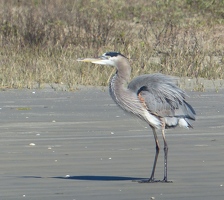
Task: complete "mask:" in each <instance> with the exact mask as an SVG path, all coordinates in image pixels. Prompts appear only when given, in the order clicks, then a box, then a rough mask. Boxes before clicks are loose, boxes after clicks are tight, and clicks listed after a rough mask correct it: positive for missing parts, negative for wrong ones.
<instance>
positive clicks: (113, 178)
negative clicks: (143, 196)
mask: <svg viewBox="0 0 224 200" xmlns="http://www.w3.org/2000/svg"><path fill="white" fill-rule="evenodd" d="M23 178H55V179H64V180H83V181H136V180H142V179H144V178H137V177H126V176H96V175H83V176H70V175H66V176H55V177H41V176H23Z"/></svg>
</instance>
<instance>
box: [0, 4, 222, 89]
mask: <svg viewBox="0 0 224 200" xmlns="http://www.w3.org/2000/svg"><path fill="white" fill-rule="evenodd" d="M0 51H1V54H0V66H1V67H0V84H1V86H0V87H1V88H24V87H27V88H32V87H34V86H36V85H38V86H39V87H41V86H42V85H43V84H44V83H50V84H51V83H58V84H62V83H63V84H65V85H66V86H67V87H68V88H69V89H71V88H74V86H76V85H80V84H81V85H107V84H108V79H109V76H110V75H111V74H112V73H113V72H114V69H112V68H110V67H102V66H97V65H91V64H89V65H86V64H85V66H84V65H83V64H80V63H77V62H76V59H77V58H80V57H90V56H98V55H100V54H102V53H104V52H106V51H120V52H122V53H123V54H125V55H126V56H127V57H129V58H130V61H131V64H132V67H133V76H136V75H138V74H143V73H152V72H162V73H165V74H170V75H175V76H182V77H185V76H187V77H192V78H193V77H194V78H195V77H196V78H198V77H202V78H207V79H219V78H220V79H223V77H224V58H223V56H224V3H223V1H222V0H185V1H183V0H174V1H169V0H166V1H163V0H151V1H148V0H138V1H137V0H124V1H119V0H102V1H97V0H91V1H90V0H45V1H41V0H30V1H27V0H17V1H16V0H0Z"/></svg>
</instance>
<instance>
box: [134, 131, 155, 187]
mask: <svg viewBox="0 0 224 200" xmlns="http://www.w3.org/2000/svg"><path fill="white" fill-rule="evenodd" d="M152 130H153V135H154V139H155V143H156V153H155V158H154V163H153V168H152V173H151V176H150V178H149V179H147V180H140V181H138V182H139V183H152V182H159V181H156V180H155V178H154V174H155V169H156V163H157V159H158V156H159V140H158V137H157V134H156V130H155V128H152Z"/></svg>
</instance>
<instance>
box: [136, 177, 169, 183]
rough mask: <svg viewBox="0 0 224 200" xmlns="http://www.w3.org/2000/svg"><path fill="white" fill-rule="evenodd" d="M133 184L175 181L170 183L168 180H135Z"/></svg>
mask: <svg viewBox="0 0 224 200" xmlns="http://www.w3.org/2000/svg"><path fill="white" fill-rule="evenodd" d="M133 182H138V183H172V182H173V181H168V180H165V179H163V180H156V179H154V178H150V179H142V180H134V181H133Z"/></svg>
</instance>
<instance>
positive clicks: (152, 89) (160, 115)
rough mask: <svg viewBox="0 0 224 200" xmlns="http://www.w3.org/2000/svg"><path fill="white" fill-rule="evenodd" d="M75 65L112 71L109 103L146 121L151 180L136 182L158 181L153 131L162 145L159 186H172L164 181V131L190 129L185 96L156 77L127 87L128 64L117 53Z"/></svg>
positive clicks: (172, 81)
mask: <svg viewBox="0 0 224 200" xmlns="http://www.w3.org/2000/svg"><path fill="white" fill-rule="evenodd" d="M78 61H82V62H91V63H94V64H101V65H111V66H113V67H116V74H115V75H114V76H113V77H112V78H111V80H110V85H109V91H110V95H111V97H112V99H113V100H114V101H115V102H116V104H117V105H118V106H120V107H121V108H122V109H123V110H125V111H127V112H129V113H132V114H134V115H136V116H138V117H139V118H141V119H142V120H144V121H146V122H147V123H148V124H149V126H150V127H151V128H152V131H153V135H154V139H155V143H156V154H155V158H154V164H153V169H152V173H151V177H150V178H149V179H147V180H141V181H139V182H141V183H144V182H159V181H160V180H155V178H154V173H155V168H156V163H157V158H158V155H159V149H160V147H159V141H158V138H157V134H156V129H160V130H162V137H163V141H164V178H163V180H161V181H160V182H172V181H168V180H167V153H168V146H167V142H166V139H165V133H164V130H165V129H166V128H173V127H176V126H178V125H179V126H181V127H186V128H192V126H191V124H190V123H189V122H188V119H190V120H195V111H194V109H193V108H192V106H191V105H190V104H188V103H187V102H186V101H185V95H186V94H185V92H184V91H183V90H181V89H180V88H178V87H177V85H176V84H175V79H174V78H172V77H170V76H165V75H163V74H160V73H156V74H145V75H141V76H138V77H136V78H134V79H133V80H132V81H131V82H130V83H129V79H130V75H131V67H130V64H129V61H128V59H127V58H126V57H125V56H124V55H122V54H121V53H118V52H107V53H104V54H103V55H102V56H100V57H99V58H85V59H78Z"/></svg>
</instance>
